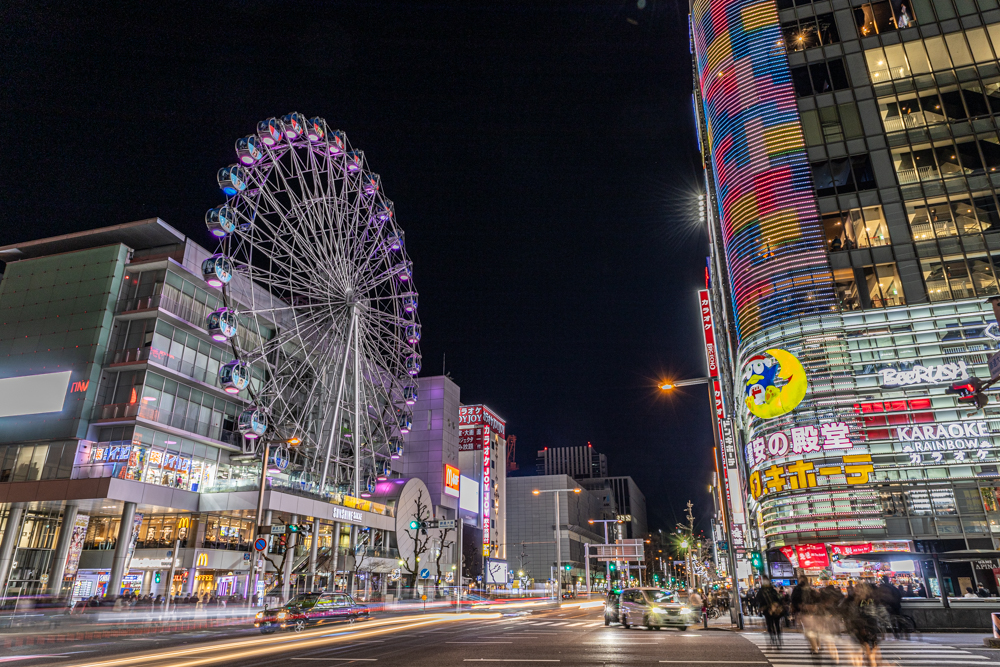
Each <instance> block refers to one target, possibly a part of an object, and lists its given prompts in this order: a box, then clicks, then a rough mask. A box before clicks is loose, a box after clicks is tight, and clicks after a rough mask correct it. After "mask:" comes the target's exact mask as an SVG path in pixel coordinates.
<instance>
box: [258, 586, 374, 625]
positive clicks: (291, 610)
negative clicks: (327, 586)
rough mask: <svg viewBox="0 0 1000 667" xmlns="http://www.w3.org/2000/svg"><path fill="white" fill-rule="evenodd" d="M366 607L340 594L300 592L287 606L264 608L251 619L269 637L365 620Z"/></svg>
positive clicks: (367, 614)
mask: <svg viewBox="0 0 1000 667" xmlns="http://www.w3.org/2000/svg"><path fill="white" fill-rule="evenodd" d="M369 618H371V615H370V613H369V611H368V607H366V606H365V605H363V604H359V603H358V602H357V601H356V600H355V599H354V598H352V597H351V596H350V595H346V594H344V593H302V594H299V595H296V596H295V597H294V598H292V600H291V601H289V602H288V603H287V604H285V605H282V606H281V607H275V608H273V609H267V608H266V607H265V608H264V611H262V612H258V614H257V616H256V617H254V622H253V624H254V627H255V628H260V631H261V633H262V634H265V635H269V634H271V633H272V632H275V631H277V630H294V631H295V632H302V631H303V630H305V629H306V628H307V627H310V626H315V625H326V624H328V623H338V622H350V623H353V622H355V621H361V620H368V619H369Z"/></svg>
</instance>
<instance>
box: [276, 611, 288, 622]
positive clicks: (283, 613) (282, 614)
mask: <svg viewBox="0 0 1000 667" xmlns="http://www.w3.org/2000/svg"><path fill="white" fill-rule="evenodd" d="M287 617H288V612H287V611H279V612H278V620H281V619H283V618H287Z"/></svg>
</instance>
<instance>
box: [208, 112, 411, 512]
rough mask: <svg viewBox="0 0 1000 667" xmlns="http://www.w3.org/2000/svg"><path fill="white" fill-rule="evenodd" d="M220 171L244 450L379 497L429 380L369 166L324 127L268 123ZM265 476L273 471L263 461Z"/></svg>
mask: <svg viewBox="0 0 1000 667" xmlns="http://www.w3.org/2000/svg"><path fill="white" fill-rule="evenodd" d="M236 154H237V158H238V160H239V163H238V164H233V165H231V166H229V167H225V168H223V169H221V170H220V171H219V173H218V181H219V187H221V188H222V191H223V192H224V193H225V194H226V196H227V200H226V203H225V205H223V206H220V207H217V208H213V209H211V210H209V211H208V213H207V214H206V218H205V220H206V224H207V225H208V229H209V232H210V233H211V234H212V235H213V236H215V237H216V238H218V239H219V241H220V243H219V248H218V252H217V253H216V254H215V255H213V256H212V257H210V258H209V259H208V260H206V261H205V262H204V264H203V266H202V271H203V273H204V275H205V279H206V281H207V282H208V283H209V284H210V285H212V286H214V287H217V288H219V289H220V290H221V291H222V293H223V304H224V307H222V308H220V309H219V310H216V311H215V312H213V313H212V314H211V315H209V317H208V323H207V326H208V330H209V333H210V334H211V335H212V337H213V338H215V339H216V340H219V341H227V342H228V343H229V344H230V346H231V347H232V351H233V355H234V357H235V359H234V360H233V361H231V362H229V363H228V364H226V365H224V366H223V367H222V369H221V370H220V373H219V380H220V382H221V384H222V386H223V388H224V389H225V390H226V391H229V392H232V393H239V392H241V391H243V390H247V392H248V393H249V395H250V397H251V400H252V402H253V404H252V405H251V406H250V407H249V408H248V409H247V410H245V411H244V412H243V413H242V414H241V415H240V417H239V421H238V428H239V431H240V432H241V433H242V434H243V436H244V438H245V440H244V450H245V451H253V450H254V449H256V448H257V445H258V443H260V442H261V441H262V440H266V441H267V442H270V443H277V444H278V445H283V444H284V443H291V444H293V445H294V450H293V451H294V452H295V454H294V456H293V459H295V460H296V463H297V466H298V468H299V470H300V471H301V472H302V473H303V474H304V476H305V478H308V479H311V480H312V481H313V483H316V484H319V485H323V484H333V485H336V486H337V487H338V488H339V489H340V490H342V491H344V492H348V493H352V494H353V495H355V496H362V497H366V496H368V495H371V493H372V492H373V491H374V486H375V481H376V480H377V479H384V478H385V477H387V476H388V472H389V470H390V460H391V459H393V458H398V457H400V456H401V455H402V438H401V436H402V435H405V434H406V433H407V432H408V431H409V429H410V426H411V423H412V418H411V409H410V407H409V406H412V405H413V404H414V403H415V402H416V399H417V385H416V381H415V377H416V375H417V374H418V373H419V372H420V352H419V346H418V344H419V341H420V323H419V321H418V318H417V292H416V291H415V289H414V286H413V265H412V263H411V262H410V260H409V258H408V257H407V255H406V251H405V248H404V243H403V232H402V230H401V229H399V227H398V226H397V225H396V220H395V216H394V212H393V205H392V202H391V201H390V200H388V199H387V198H386V197H385V195H384V193H383V191H382V184H381V181H380V178H379V175H378V174H375V173H372V172H371V171H370V170H369V168H368V164H367V162H366V160H365V156H364V153H363V152H361V151H359V150H354V149H352V147H351V146H350V144H349V143H348V141H347V137H346V136H345V135H344V133H343V132H340V131H339V130H331V129H330V128H329V126H328V125H327V124H326V121H325V120H323V119H322V118H311V119H308V120H307V119H306V118H305V117H304V116H302V115H301V114H299V113H291V114H288V115H287V116H284V117H282V118H270V119H268V120H264V121H261V122H260V123H259V124H258V126H257V133H256V134H253V135H250V136H247V137H243V138H241V139H238V140H237V141H236ZM265 463H266V462H265Z"/></svg>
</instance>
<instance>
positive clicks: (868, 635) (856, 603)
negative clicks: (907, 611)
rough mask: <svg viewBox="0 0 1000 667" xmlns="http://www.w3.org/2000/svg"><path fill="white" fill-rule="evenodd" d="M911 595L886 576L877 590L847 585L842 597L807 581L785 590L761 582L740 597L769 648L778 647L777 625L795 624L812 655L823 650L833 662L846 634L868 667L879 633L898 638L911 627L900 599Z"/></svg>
mask: <svg viewBox="0 0 1000 667" xmlns="http://www.w3.org/2000/svg"><path fill="white" fill-rule="evenodd" d="M917 594H918V592H917V591H916V590H915V589H914V588H913V587H912V585H911V586H909V587H907V588H905V589H904V588H903V587H902V586H893V585H892V584H891V583H890V582H889V578H888V577H882V581H881V583H879V584H878V585H872V584H868V583H861V584H858V585H857V586H854V585H851V586H849V587H848V589H847V592H846V594H845V592H844V591H842V590H841V589H840V588H839V587H838V586H832V585H829V586H823V587H813V586H812V585H811V583H810V581H809V578H808V577H802V578H800V579H799V581H798V584H797V585H796V586H795V588H793V589H792V590H791V591H786V590H785V589H784V587H781V588H775V587H774V585H773V584H772V583H771V581H770V580H769V579H767V578H766V577H765V578H763V579H762V582H761V585H760V586H758V587H756V588H754V589H751V590H748V591H747V592H746V594H745V596H744V597H743V601H742V602H743V605H744V612H745V613H747V614H749V615H755V616H763V618H764V622H765V624H766V626H767V634H768V639H769V641H770V643H771V645H772V646H775V647H780V646H781V645H782V637H781V628H782V624H784V625H785V626H786V627H790V626H791V625H792V624H798V625H799V626H801V628H802V634H803V635H804V636H805V638H806V641H807V642H808V643H809V650H810V652H811V653H812V654H813V655H816V656H819V655H820V653H821V652H822V651H823V650H826V651H827V652H828V653H829V654H830V657H831V658H832V659H833V660H834V661H838V660H839V656H838V651H837V643H836V637H837V636H838V635H840V634H841V633H842V632H847V633H848V634H849V635H850V636H851V637H853V638H854V640H855V641H856V642H857V643H858V644H859V645H860V646H861V650H862V653H863V655H864V658H865V660H866V662H867V663H868V664H870V665H872V666H874V665H877V664H879V643H880V641H881V639H882V638H883V637H884V636H885V634H886V633H887V632H891V633H892V634H893V635H894V636H896V637H897V638H898V637H900V636H902V635H905V634H907V633H908V631H909V630H910V629H911V628H912V621H911V620H910V619H908V618H907V617H905V616H903V613H902V600H903V597H904V596H906V597H909V596H912V595H917Z"/></svg>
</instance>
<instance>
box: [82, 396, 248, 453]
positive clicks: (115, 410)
mask: <svg viewBox="0 0 1000 667" xmlns="http://www.w3.org/2000/svg"><path fill="white" fill-rule="evenodd" d="M136 417H138V418H140V419H146V420H149V421H152V422H156V423H157V424H163V425H164V426H171V427H173V428H176V429H180V430H181V431H187V432H188V433H197V434H198V435H202V436H205V437H207V438H211V439H213V440H216V441H218V442H224V443H226V444H229V445H234V446H237V447H238V446H240V445H241V444H242V440H243V438H242V436H240V434H239V433H235V432H233V431H229V430H226V429H223V428H222V424H213V423H210V422H204V421H198V420H197V419H195V418H193V417H187V416H186V415H183V414H180V413H174V412H165V411H162V410H158V409H156V408H151V407H149V406H146V405H142V404H141V403H111V404H109V405H99V406H97V407H96V408H94V419H95V420H111V419H135V418H136Z"/></svg>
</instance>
